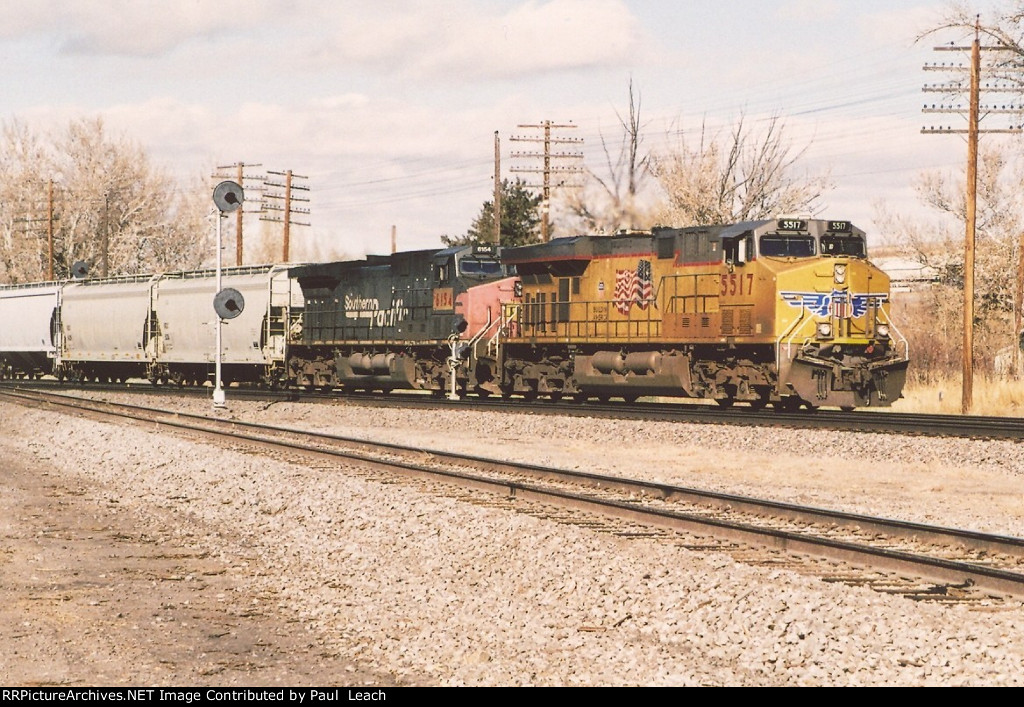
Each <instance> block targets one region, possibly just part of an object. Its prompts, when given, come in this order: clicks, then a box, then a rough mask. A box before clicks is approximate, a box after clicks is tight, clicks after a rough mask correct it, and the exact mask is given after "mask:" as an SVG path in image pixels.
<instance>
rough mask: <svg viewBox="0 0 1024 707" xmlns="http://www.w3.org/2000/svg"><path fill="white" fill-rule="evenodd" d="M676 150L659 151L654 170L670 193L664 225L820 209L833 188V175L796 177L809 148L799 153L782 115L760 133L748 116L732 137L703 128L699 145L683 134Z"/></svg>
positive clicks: (660, 213) (662, 211)
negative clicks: (830, 177) (750, 127)
mask: <svg viewBox="0 0 1024 707" xmlns="http://www.w3.org/2000/svg"><path fill="white" fill-rule="evenodd" d="M679 135H680V137H679V138H678V140H677V142H676V144H675V146H673V147H671V148H669V149H667V150H665V151H663V152H660V153H657V154H655V155H654V156H653V158H652V160H651V172H652V173H653V174H654V176H655V178H657V180H658V182H659V184H660V185H661V188H662V190H663V191H664V194H665V203H664V206H663V207H662V208H661V209H660V210H659V211H658V213H657V217H658V221H659V222H660V223H663V224H666V225H671V226H690V225H699V224H711V223H733V222H737V221H750V220H754V219H760V218H770V217H773V216H777V215H779V214H793V213H809V214H814V213H816V212H817V211H819V209H820V207H819V204H818V201H819V199H820V198H821V195H822V193H823V192H824V191H826V190H827V189H829V188H830V187H831V180H830V179H829V177H828V175H817V176H816V175H796V174H794V171H795V167H796V165H797V163H798V162H799V160H800V158H801V157H803V155H804V154H805V152H806V149H807V148H806V147H804V148H803V149H800V150H794V148H793V147H792V144H791V143H790V142H789V141H788V140H787V139H786V137H785V126H784V124H783V123H782V121H781V120H780V119H779V117H778V116H773V117H771V118H770V119H769V120H768V122H767V124H766V127H765V128H764V130H763V131H761V132H760V133H755V132H754V131H752V130H750V129H749V128H748V126H747V123H746V119H745V117H744V116H742V115H741V116H740V118H739V120H738V121H737V122H736V124H735V125H734V126H733V128H732V130H731V132H730V133H729V134H728V136H724V137H723V136H722V135H721V134H718V133H709V131H708V129H707V127H706V125H702V126H701V130H700V134H699V138H698V140H697V142H696V145H693V144H692V143H690V142H688V141H687V140H686V139H685V134H684V133H682V131H680V132H679Z"/></svg>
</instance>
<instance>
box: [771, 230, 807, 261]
mask: <svg viewBox="0 0 1024 707" xmlns="http://www.w3.org/2000/svg"><path fill="white" fill-rule="evenodd" d="M758 248H759V250H758V252H759V253H760V254H761V255H763V256H767V257H771V258H809V257H811V256H812V255H814V251H815V248H814V236H795V235H794V236H783V235H773V236H761V241H760V243H759V244H758Z"/></svg>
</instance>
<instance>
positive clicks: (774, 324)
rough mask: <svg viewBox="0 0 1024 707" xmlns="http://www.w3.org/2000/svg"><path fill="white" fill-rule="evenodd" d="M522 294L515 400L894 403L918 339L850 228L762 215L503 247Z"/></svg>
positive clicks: (508, 369)
mask: <svg viewBox="0 0 1024 707" xmlns="http://www.w3.org/2000/svg"><path fill="white" fill-rule="evenodd" d="M502 261H503V262H504V263H506V264H508V265H514V266H515V267H516V268H517V270H518V273H519V277H520V278H521V280H522V297H521V299H520V300H519V301H517V302H515V303H512V304H511V305H509V306H508V309H510V310H511V311H512V312H513V313H514V314H513V316H511V317H509V319H510V320H511V321H512V322H513V325H511V326H509V327H508V329H507V331H506V333H505V336H503V337H502V346H501V357H500V369H501V371H502V372H503V374H504V377H503V381H502V386H503V390H504V391H505V392H507V393H520V394H523V395H526V396H533V395H549V396H552V397H559V396H562V395H573V396H577V397H591V396H594V397H598V398H602V399H604V398H608V397H611V396H620V397H623V398H625V399H627V400H633V399H635V398H637V397H639V396H644V395H657V396H682V397H690V398H703V399H710V400H714V401H716V402H718V403H719V404H721V405H725V406H728V405H732V404H733V403H735V402H738V401H742V402H745V403H747V404H749V405H751V406H753V407H761V406H764V405H765V404H767V403H769V402H770V403H773V404H775V405H778V406H779V407H783V408H795V407H798V406H800V405H801V404H802V405H805V406H808V407H817V406H820V405H829V406H836V407H841V408H853V407H858V406H867V405H882V406H885V405H891V404H892V402H893V401H894V400H896V399H898V398H899V397H900V393H901V391H902V389H903V384H904V381H905V378H906V369H907V362H908V352H907V343H906V340H905V339H904V338H903V337H901V336H900V335H899V333H898V331H897V330H896V327H895V325H894V324H893V322H892V320H891V318H890V316H889V278H888V277H887V276H886V275H885V273H883V272H882V271H880V270H879V269H878V268H877V267H875V266H873V265H872V264H871V263H870V262H869V261H868V260H867V250H866V244H865V239H864V232H863V231H862V230H860V229H858V228H856V227H854V226H853V225H852V224H851V223H850V222H848V221H824V220H803V219H778V220H774V219H773V220H763V221H753V222H746V223H737V224H731V225H722V226H702V227H694V228H660V229H656V230H654V231H653V232H652V233H645V234H627V235H621V236H614V237H610V238H606V237H593V236H581V237H576V238H561V239H557V240H554V241H551V242H550V243H545V244H541V245H534V246H526V247H521V248H514V249H510V250H506V251H505V252H504V253H503V256H502Z"/></svg>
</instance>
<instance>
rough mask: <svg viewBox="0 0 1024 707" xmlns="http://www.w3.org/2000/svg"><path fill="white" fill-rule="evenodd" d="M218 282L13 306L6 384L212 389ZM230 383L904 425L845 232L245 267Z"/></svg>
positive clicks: (876, 292)
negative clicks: (706, 405) (891, 409)
mask: <svg viewBox="0 0 1024 707" xmlns="http://www.w3.org/2000/svg"><path fill="white" fill-rule="evenodd" d="M212 278H213V272H212V271H197V272H190V273H171V274H162V275H154V276H149V277H131V278H112V279H102V280H71V281H67V282H59V283H39V284H33V285H20V286H7V287H3V288H0V322H4V324H3V328H2V329H0V375H2V376H3V377H7V378H12V377H14V378H17V377H39V376H42V375H45V374H51V375H54V376H56V377H57V378H59V379H69V380H106V379H111V380H119V379H127V378H133V377H142V378H148V379H149V380H150V381H153V382H154V383H159V382H175V383H178V384H189V383H193V384H195V383H202V382H205V381H206V380H207V379H208V377H209V376H210V375H211V373H212V370H213V368H212V367H213V361H214V357H215V352H214V341H215V339H214V334H213V332H214V324H215V321H216V315H215V314H214V311H213V305H212V300H213V285H212ZM223 285H224V286H226V287H232V288H235V289H237V290H238V291H239V292H240V293H242V294H243V295H244V298H245V308H244V311H243V312H242V313H241V315H240V316H238V317H237V318H235V319H231V320H228V321H226V322H225V324H224V344H223V347H222V356H223V361H224V379H225V380H226V381H228V382H231V381H237V382H256V383H263V384H266V385H271V386H280V385H291V386H299V387H306V388H311V387H315V388H324V389H336V390H385V391H388V390H399V389H402V390H405V389H408V390H426V391H432V392H434V393H436V394H439V395H440V394H443V393H444V392H445V391H450V392H453V393H456V394H459V395H461V394H465V393H475V394H478V395H491V394H501V395H517V396H522V397H524V398H527V399H533V398H536V397H547V398H552V399H558V398H561V397H572V398H574V399H586V398H598V399H602V400H604V399H608V398H611V397H619V398H624V399H626V400H634V399H636V398H638V397H641V396H663V397H688V398H698V399H705V400H714V401H716V402H718V403H719V404H721V405H726V406H728V405H732V404H733V403H736V402H740V403H745V404H747V405H750V406H751V407H755V408H759V407H762V406H764V405H766V404H768V403H771V404H773V405H775V406H777V407H780V408H785V409H792V408H796V407H799V406H800V405H804V406H807V407H812V408H813V407H818V406H822V405H825V406H832V407H840V408H854V407H861V406H886V405H891V404H892V403H893V402H894V401H895V400H897V399H898V398H899V397H900V394H901V391H902V388H903V384H904V380H905V377H906V369H907V363H908V352H907V344H906V340H905V339H903V338H902V337H901V336H900V335H899V333H898V330H897V329H896V326H895V324H894V323H893V322H892V320H891V318H890V315H889V304H890V303H889V279H888V277H887V276H886V275H885V274H884V273H883V272H882V271H880V270H879V269H878V268H877V267H875V266H874V265H872V264H871V263H870V261H868V259H867V251H866V244H865V239H864V232H863V231H861V230H860V229H858V228H856V227H855V226H853V225H852V224H850V223H849V222H846V221H824V220H802V219H772V220H764V221H755V222H746V223H738V224H730V225H723V226H707V227H693V228H659V229H655V230H654V231H652V232H646V233H630V234H623V235H617V236H577V237H573V238H560V239H556V240H553V241H551V242H549V243H543V244H538V245H531V246H523V247H518V248H509V249H505V250H504V251H503V252H501V253H500V254H499V253H498V252H496V251H495V250H494V249H492V248H487V247H470V246H459V247H453V248H447V249H443V250H424V251H415V252H407V253H395V254H392V255H387V256H369V257H367V258H366V259H364V260H353V261H344V262H337V263H326V264H304V265H287V266H264V267H251V268H229V269H226V270H225V272H224V281H223Z"/></svg>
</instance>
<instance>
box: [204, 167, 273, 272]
mask: <svg viewBox="0 0 1024 707" xmlns="http://www.w3.org/2000/svg"><path fill="white" fill-rule="evenodd" d="M262 166H263V165H261V164H251V163H247V162H235V163H234V164H229V165H218V166H217V172H216V173H215V174H214V175H213V178H214V179H216V180H218V181H220V180H223V179H234V180H235V183H236V184H238V186H239V187H243V188H244V187H245V180H246V179H248V180H249V181H250V182H251V181H260V182H262V181H264V180H265V179H266V177H264V176H263V175H262V174H261V175H252V174H249V175H247V174H245V168H246V167H262ZM225 169H234V170H235V173H234V174H225V173H224V172H223V171H222V170H225ZM245 191H246V201H258V198H252V196H251V195H252V194H253V193H254V192H257V191H259V188H257V187H248V188H246V190H245ZM244 213H252V211H248V212H247V211H245V209H243V208H241V207H240V208H238V209H236V210H235V265H242V263H243V262H244V260H245V252H244V251H245V249H244V246H243V243H244V239H243V237H242V215H243V214H244Z"/></svg>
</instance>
